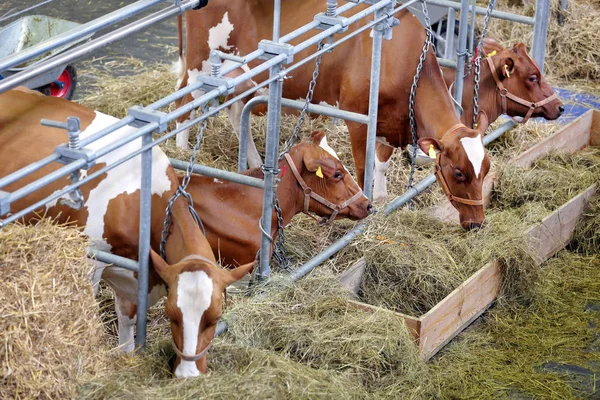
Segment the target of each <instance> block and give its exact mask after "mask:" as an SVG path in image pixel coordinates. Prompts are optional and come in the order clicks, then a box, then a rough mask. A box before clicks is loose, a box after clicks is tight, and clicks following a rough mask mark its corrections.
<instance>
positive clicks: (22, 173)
mask: <svg viewBox="0 0 600 400" xmlns="http://www.w3.org/2000/svg"><path fill="white" fill-rule="evenodd" d="M59 158H60V155H58V154H57V153H52V155H50V156H48V157H46V158H44V159H42V160H40V161H36V162H34V163H31V164H29V165H28V166H26V167H23V168H21V169H20V170H18V171H15V172H13V173H12V174H10V175H7V176H5V177H4V178H2V179H0V189H1V188H3V187H4V186H8V185H10V184H11V183H14V182H16V181H18V180H19V179H21V178H24V177H26V176H27V175H29V174H31V173H33V172H35V171H37V170H39V169H42V168H44V167H45V166H46V165H48V164H51V163H53V162H55V161H56V160H58V159H59Z"/></svg>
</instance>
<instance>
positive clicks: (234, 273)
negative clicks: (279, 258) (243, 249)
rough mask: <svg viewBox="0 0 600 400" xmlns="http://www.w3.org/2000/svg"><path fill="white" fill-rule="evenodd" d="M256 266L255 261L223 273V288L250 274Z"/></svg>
mask: <svg viewBox="0 0 600 400" xmlns="http://www.w3.org/2000/svg"><path fill="white" fill-rule="evenodd" d="M257 265H258V262H257V261H253V262H251V263H248V264H245V265H240V266H239V267H237V268H235V269H232V270H231V271H225V287H227V286H229V285H231V284H232V283H233V282H237V281H239V280H240V279H242V278H243V277H244V276H245V275H246V274H249V273H250V272H252V270H253V269H254V267H255V266H257Z"/></svg>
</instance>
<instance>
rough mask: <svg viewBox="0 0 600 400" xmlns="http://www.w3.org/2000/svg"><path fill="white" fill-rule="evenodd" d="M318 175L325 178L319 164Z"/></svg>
mask: <svg viewBox="0 0 600 400" xmlns="http://www.w3.org/2000/svg"><path fill="white" fill-rule="evenodd" d="M316 174H317V176H318V177H319V178H321V179H322V178H323V171H322V170H321V166H320V165H319V167H318V168H317V172H316Z"/></svg>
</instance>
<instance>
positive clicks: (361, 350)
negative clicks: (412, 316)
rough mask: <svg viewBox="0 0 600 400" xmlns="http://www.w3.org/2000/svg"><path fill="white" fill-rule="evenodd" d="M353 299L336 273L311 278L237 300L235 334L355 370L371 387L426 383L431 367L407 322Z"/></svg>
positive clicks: (318, 363) (292, 355)
mask: <svg viewBox="0 0 600 400" xmlns="http://www.w3.org/2000/svg"><path fill="white" fill-rule="evenodd" d="M348 298H350V293H349V292H348V291H347V290H346V289H345V288H344V287H342V286H341V285H340V284H339V283H338V281H337V279H336V278H335V276H333V275H332V274H330V273H323V274H320V275H317V276H312V277H308V278H305V279H304V280H302V281H299V282H297V283H296V284H295V285H293V286H291V287H289V288H285V290H281V291H276V292H274V293H272V294H271V295H269V296H268V297H266V298H260V299H257V298H251V299H248V300H247V301H242V302H240V303H239V304H237V305H236V306H235V308H234V312H235V315H236V319H235V321H234V322H233V323H232V324H231V327H230V330H229V332H230V334H231V337H232V340H235V341H236V343H239V344H241V345H245V346H252V347H257V348H260V349H263V350H269V351H275V352H278V353H281V354H283V355H284V356H285V357H286V358H289V359H291V360H295V361H298V362H301V363H303V364H305V365H308V366H310V367H312V368H319V369H327V370H331V371H337V372H341V373H345V374H349V375H351V376H353V377H354V379H355V380H357V381H359V382H361V383H362V384H364V385H365V386H366V387H367V388H369V390H375V389H379V390H383V391H387V390H392V389H390V388H389V385H391V384H393V385H398V384H400V383H401V382H404V383H405V384H409V383H411V382H412V383H414V384H416V383H421V385H423V382H424V380H425V378H426V375H425V372H426V370H425V367H424V365H423V364H422V362H421V361H420V360H419V358H418V354H417V349H416V347H415V346H414V344H413V342H412V338H411V335H410V334H409V333H408V330H407V328H406V325H405V323H404V320H403V319H402V318H400V317H398V316H396V315H395V314H393V313H390V312H386V311H377V312H374V313H367V312H364V311H361V310H359V309H357V308H355V307H353V306H351V305H349V303H348V302H347V299H348ZM420 390H422V386H421V389H420Z"/></svg>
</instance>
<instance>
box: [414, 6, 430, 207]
mask: <svg viewBox="0 0 600 400" xmlns="http://www.w3.org/2000/svg"><path fill="white" fill-rule="evenodd" d="M421 9H422V11H423V16H424V18H425V25H426V26H425V42H424V43H423V49H422V50H421V55H420V57H419V65H417V72H416V73H415V76H414V78H413V83H412V86H411V87H410V97H409V100H408V116H409V118H410V133H411V136H412V145H413V149H412V160H411V163H410V175H409V176H408V188H409V189H410V188H412V187H413V180H414V174H415V163H416V160H417V148H418V146H417V140H418V137H417V121H416V119H415V97H416V95H417V87H418V85H419V78H420V76H421V70H422V69H423V63H424V62H425V59H426V58H427V51H428V50H429V47H430V46H431V42H432V39H433V33H432V31H431V21H430V20H429V11H428V10H427V4H426V3H425V1H424V0H422V1H421ZM411 204H412V203H409V205H411Z"/></svg>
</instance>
